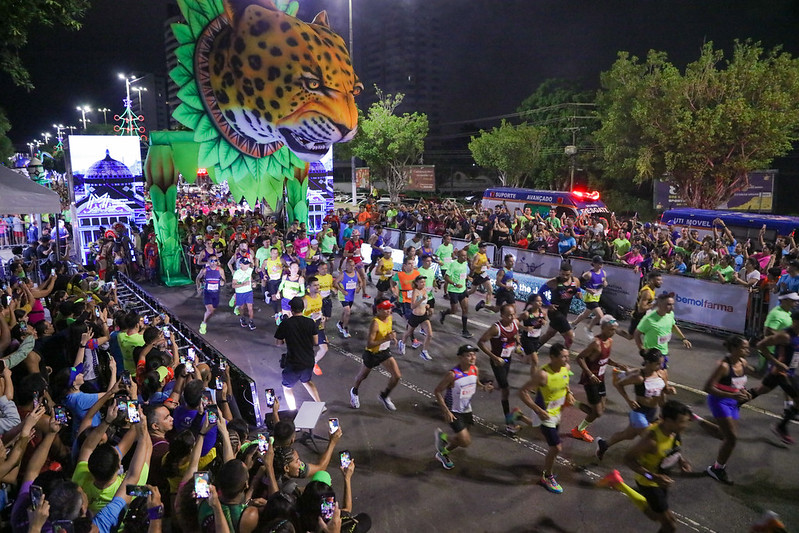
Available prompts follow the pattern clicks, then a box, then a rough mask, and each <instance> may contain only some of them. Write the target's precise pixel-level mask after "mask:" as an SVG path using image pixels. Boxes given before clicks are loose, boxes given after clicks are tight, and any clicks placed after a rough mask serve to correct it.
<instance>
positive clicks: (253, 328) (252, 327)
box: [248, 320, 255, 331]
mask: <svg viewBox="0 0 799 533" xmlns="http://www.w3.org/2000/svg"><path fill="white" fill-rule="evenodd" d="M248 326H249V328H250V331H255V324H254V323H253V321H252V320H250V323H249V324H248Z"/></svg>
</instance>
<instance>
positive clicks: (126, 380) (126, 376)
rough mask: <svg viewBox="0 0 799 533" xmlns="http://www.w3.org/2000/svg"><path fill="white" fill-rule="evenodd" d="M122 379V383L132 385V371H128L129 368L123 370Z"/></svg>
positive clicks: (127, 385)
mask: <svg viewBox="0 0 799 533" xmlns="http://www.w3.org/2000/svg"><path fill="white" fill-rule="evenodd" d="M120 379H121V380H122V383H123V384H124V385H125V386H126V387H130V385H131V382H130V372H129V371H127V370H123V371H122V374H121V375H120Z"/></svg>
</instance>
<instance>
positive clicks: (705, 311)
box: [658, 274, 749, 333]
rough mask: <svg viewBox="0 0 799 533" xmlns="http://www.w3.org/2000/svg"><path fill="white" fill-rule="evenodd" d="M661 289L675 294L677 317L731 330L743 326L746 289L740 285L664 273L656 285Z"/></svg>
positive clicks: (746, 298) (659, 290) (743, 330)
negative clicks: (660, 285)
mask: <svg viewBox="0 0 799 533" xmlns="http://www.w3.org/2000/svg"><path fill="white" fill-rule="evenodd" d="M662 291H667V292H673V293H674V294H675V298H674V315H675V316H676V318H677V320H681V321H683V322H690V323H692V324H700V325H702V326H707V327H711V328H717V329H722V330H725V331H732V332H735V333H744V332H745V330H746V308H747V305H748V303H749V290H748V289H747V288H746V287H744V286H742V285H729V284H722V283H716V282H712V281H705V280H701V279H695V278H689V277H685V276H674V275H671V274H664V275H663V287H661V288H660V289H658V292H659V293H660V292H662Z"/></svg>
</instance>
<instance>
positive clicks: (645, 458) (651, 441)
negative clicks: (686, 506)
mask: <svg viewBox="0 0 799 533" xmlns="http://www.w3.org/2000/svg"><path fill="white" fill-rule="evenodd" d="M690 421H691V409H690V408H689V407H688V406H687V405H685V404H682V403H680V402H678V401H676V400H669V401H668V402H666V404H665V405H664V406H663V419H662V420H661V421H660V422H658V423H657V424H655V425H654V426H652V428H651V429H650V430H648V431H647V432H646V434H645V435H643V436H642V437H641V438H640V439H639V440H638V441H637V442H636V443H635V445H634V446H633V447H632V448H631V449H630V451H628V452H627V454H626V455H625V457H624V462H625V464H626V465H627V466H628V467H629V468H630V469H631V470H632V471H633V472H635V482H636V485H637V486H638V490H637V491H636V490H635V489H633V488H632V487H630V486H629V485H627V484H626V483H624V480H623V479H622V477H621V474H619V471H618V470H614V471H613V472H611V473H610V474H608V475H607V476H605V477H604V478H602V479H601V480H600V481H599V483H598V485H599V486H604V487H610V488H612V489H614V490H618V491H619V492H621V493H622V494H624V495H625V496H627V497H628V498H630V499H631V500H632V502H633V504H634V505H635V506H636V507H638V508H639V509H640V510H641V511H643V512H644V514H646V516H647V517H649V519H650V520H653V521H655V522H658V523H660V530H659V531H661V532H673V531H676V530H677V523H676V520H675V518H674V515H673V514H672V512H671V511H670V510H669V503H668V488H669V487H670V486H671V485H672V484H673V483H674V480H673V479H671V477H669V475H668V474H669V471H670V470H671V468H673V467H674V466H677V465H678V464H679V466H680V469H681V470H682V471H683V472H690V471H691V464H690V463H689V462H688V461H687V460H686V459H685V458H684V457H683V456H682V452H681V448H680V446H681V442H680V434H681V433H682V432H683V431H685V429H686V428H687V427H688V423H689V422H690Z"/></svg>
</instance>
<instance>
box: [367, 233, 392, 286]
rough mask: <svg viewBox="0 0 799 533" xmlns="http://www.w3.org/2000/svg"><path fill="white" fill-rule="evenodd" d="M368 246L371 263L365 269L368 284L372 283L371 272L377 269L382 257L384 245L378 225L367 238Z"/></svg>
mask: <svg viewBox="0 0 799 533" xmlns="http://www.w3.org/2000/svg"><path fill="white" fill-rule="evenodd" d="M369 245H370V246H371V247H372V262H371V264H370V265H369V267H368V268H367V269H366V277H367V278H369V283H372V271H373V270H374V269H375V268H376V267H377V263H378V261H379V260H380V258H381V257H383V246H384V245H385V239H384V238H383V226H381V225H380V224H378V225H376V226H375V227H374V228H373V231H372V234H371V235H370V236H369ZM392 266H393V265H392Z"/></svg>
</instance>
